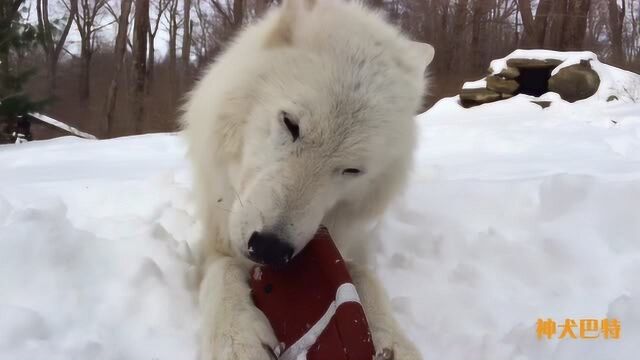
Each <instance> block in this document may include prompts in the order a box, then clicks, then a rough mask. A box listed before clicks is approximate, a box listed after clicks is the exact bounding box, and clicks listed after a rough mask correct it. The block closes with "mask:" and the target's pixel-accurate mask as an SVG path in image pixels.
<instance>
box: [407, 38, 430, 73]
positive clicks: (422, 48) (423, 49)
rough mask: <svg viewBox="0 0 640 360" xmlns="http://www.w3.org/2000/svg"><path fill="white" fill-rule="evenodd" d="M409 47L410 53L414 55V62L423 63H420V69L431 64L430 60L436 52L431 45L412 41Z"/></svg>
mask: <svg viewBox="0 0 640 360" xmlns="http://www.w3.org/2000/svg"><path fill="white" fill-rule="evenodd" d="M411 49H412V51H411V54H412V56H413V57H414V60H415V63H416V64H423V65H421V66H422V69H421V70H424V69H426V68H427V66H429V64H431V61H433V57H434V56H435V54H436V51H435V49H434V48H433V46H431V45H429V44H427V43H421V42H417V41H412V42H411Z"/></svg>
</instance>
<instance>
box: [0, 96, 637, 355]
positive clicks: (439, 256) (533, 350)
mask: <svg viewBox="0 0 640 360" xmlns="http://www.w3.org/2000/svg"><path fill="white" fill-rule="evenodd" d="M419 122H420V124H421V134H420V138H421V141H420V148H419V150H418V156H417V167H416V172H415V175H414V177H413V180H412V181H411V185H410V188H409V189H408V192H407V194H406V195H405V196H404V197H403V198H401V199H399V200H398V201H397V202H396V203H395V204H394V206H393V208H392V209H391V210H390V212H389V213H388V215H387V216H386V217H385V219H384V220H383V221H382V223H381V224H380V228H379V231H380V238H381V240H380V245H379V251H378V263H379V265H380V274H381V276H382V278H383V280H384V283H385V284H386V286H387V288H388V290H389V292H390V293H391V295H392V298H393V299H392V301H393V305H394V309H395V311H396V315H397V316H398V318H399V320H400V321H401V322H402V324H404V326H405V327H406V329H407V331H408V333H409V334H410V336H411V338H412V339H413V340H415V342H416V343H417V344H418V345H419V347H420V349H421V350H422V351H423V353H424V355H425V359H440V360H457V359H461V360H463V359H464V360H476V359H477V360H485V359H486V360H502V359H516V360H525V359H527V360H542V359H558V360H574V359H575V360H578V359H580V360H583V359H584V360H600V359H608V360H634V359H637V358H638V354H639V353H640V105H635V104H626V105H625V104H618V103H617V102H613V103H596V102H584V103H580V104H576V105H569V104H566V103H557V104H554V105H553V106H552V107H551V108H548V109H545V110H542V109H541V108H540V107H539V106H537V105H533V104H531V103H529V102H528V100H527V99H526V98H525V97H517V98H514V99H511V100H508V101H504V102H501V103H497V104H491V105H485V106H480V107H477V108H473V109H469V110H464V109H461V108H460V107H458V106H457V105H456V104H455V101H454V100H451V99H450V100H443V101H441V102H440V103H438V104H437V105H436V106H435V107H434V108H433V109H432V110H430V111H429V112H428V113H426V114H425V115H423V116H421V117H420V118H419ZM183 156H184V146H183V144H182V142H181V141H180V139H179V138H178V137H177V136H175V135H147V136H139V137H129V138H121V139H115V140H109V141H99V142H98V141H91V140H80V139H76V138H61V139H56V140H50V141H43V142H33V143H28V144H23V145H17V146H14V145H8V146H2V147H0V360H23V359H24V360H45V359H46V360H58V359H60V360H62V359H64V360H68V359H79V360H84V359H86V360H89V359H91V360H99V359H109V360H116V359H117V360H140V359H159V360H161V359H167V360H176V359H184V360H192V359H195V356H196V353H197V347H196V346H197V345H196V344H197V340H196V339H197V338H196V336H197V335H196V334H197V331H198V327H199V326H198V320H197V319H198V310H197V307H196V306H195V304H194V299H193V289H194V286H193V281H192V279H193V267H192V265H191V264H192V257H191V253H190V250H189V246H188V245H187V242H188V241H192V240H191V239H193V238H194V237H195V235H196V234H197V231H198V226H197V224H195V222H194V217H193V205H192V200H191V199H190V197H189V196H190V195H189V185H188V183H189V174H188V169H187V166H186V164H185V161H184V159H183ZM605 317H609V318H617V319H619V320H620V321H621V324H622V335H621V339H620V340H618V341H613V340H603V339H598V340H591V341H587V340H562V341H559V340H551V341H549V340H542V341H540V340H537V339H536V332H535V330H536V329H535V323H536V320H537V319H538V318H552V319H555V320H556V321H557V322H559V323H560V322H563V321H564V319H566V318H574V319H581V318H595V319H602V318H605ZM558 331H561V329H559V330H558ZM399 360H402V359H399Z"/></svg>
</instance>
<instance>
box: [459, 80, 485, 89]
mask: <svg viewBox="0 0 640 360" xmlns="http://www.w3.org/2000/svg"><path fill="white" fill-rule="evenodd" d="M486 87H487V80H485V79H480V80H476V81H467V82H465V83H464V84H462V88H463V89H484V88H486Z"/></svg>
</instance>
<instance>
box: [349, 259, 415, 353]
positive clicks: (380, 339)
mask: <svg viewBox="0 0 640 360" xmlns="http://www.w3.org/2000/svg"><path fill="white" fill-rule="evenodd" d="M348 266H349V272H350V273H351V277H352V278H353V282H354V285H355V286H356V289H357V290H358V294H359V295H360V300H361V302H362V306H363V308H364V311H365V314H366V315H367V321H368V322H369V328H370V329H371V336H372V337H373V343H374V345H375V347H376V354H377V355H376V360H378V359H379V360H391V359H394V360H421V359H422V355H420V352H419V351H418V350H417V349H416V347H415V345H413V344H412V343H411V341H409V339H407V337H406V336H405V335H404V333H403V332H402V331H401V330H400V327H399V326H398V323H397V322H396V321H395V319H394V318H393V315H392V313H391V306H390V304H389V299H388V298H387V294H386V292H385V290H384V289H383V287H382V284H380V282H379V280H378V279H377V278H376V276H375V275H374V274H373V272H372V271H371V270H369V269H367V268H366V267H365V266H361V265H357V264H355V263H352V262H349V263H348Z"/></svg>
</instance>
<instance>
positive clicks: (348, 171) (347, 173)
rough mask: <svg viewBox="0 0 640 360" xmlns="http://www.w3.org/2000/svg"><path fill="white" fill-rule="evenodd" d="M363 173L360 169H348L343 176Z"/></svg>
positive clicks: (343, 172) (343, 171)
mask: <svg viewBox="0 0 640 360" xmlns="http://www.w3.org/2000/svg"><path fill="white" fill-rule="evenodd" d="M361 173H362V172H361V171H360V169H354V168H348V169H344V170H342V175H352V176H353V175H360V174H361Z"/></svg>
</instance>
